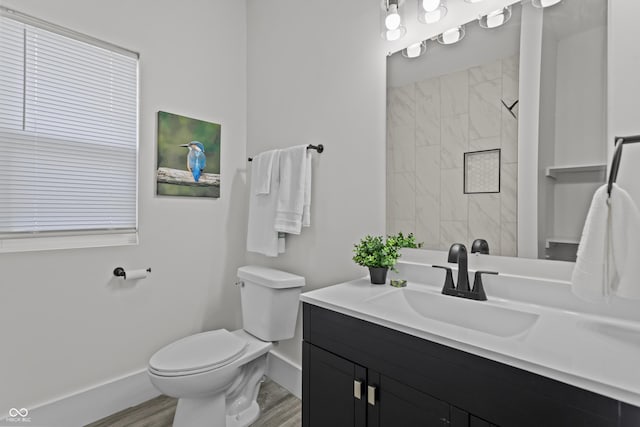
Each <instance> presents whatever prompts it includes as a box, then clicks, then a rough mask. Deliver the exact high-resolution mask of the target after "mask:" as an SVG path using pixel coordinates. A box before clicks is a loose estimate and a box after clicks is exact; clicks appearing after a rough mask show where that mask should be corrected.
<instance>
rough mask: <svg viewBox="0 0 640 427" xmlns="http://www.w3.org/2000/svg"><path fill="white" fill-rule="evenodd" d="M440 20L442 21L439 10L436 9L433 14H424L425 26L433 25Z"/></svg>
mask: <svg viewBox="0 0 640 427" xmlns="http://www.w3.org/2000/svg"><path fill="white" fill-rule="evenodd" d="M440 19H442V11H441V10H440V9H436V10H434V11H433V12H425V14H424V22H425V24H434V23H436V22H438V21H439V20H440Z"/></svg>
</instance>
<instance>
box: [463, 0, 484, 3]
mask: <svg viewBox="0 0 640 427" xmlns="http://www.w3.org/2000/svg"><path fill="white" fill-rule="evenodd" d="M465 1H466V2H467V3H480V2H481V1H482V0H465Z"/></svg>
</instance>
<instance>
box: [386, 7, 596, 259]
mask: <svg viewBox="0 0 640 427" xmlns="http://www.w3.org/2000/svg"><path fill="white" fill-rule="evenodd" d="M606 4H607V0H563V1H562V2H561V3H559V4H557V5H554V6H552V7H549V8H545V9H544V10H542V11H540V10H538V9H534V8H533V7H532V6H531V4H530V3H525V4H523V5H522V6H521V5H514V6H513V11H512V12H513V13H512V17H511V20H510V21H508V22H507V24H505V25H503V26H501V27H498V28H493V29H483V28H480V26H479V25H478V23H477V22H471V23H468V24H467V25H466V26H465V28H466V33H467V34H466V36H465V38H464V39H463V40H462V41H460V42H459V43H456V44H453V45H440V44H438V43H435V42H433V41H427V47H426V53H425V54H424V55H422V56H421V57H419V58H415V59H408V58H405V57H403V56H402V55H401V54H399V53H396V54H394V55H392V56H390V57H389V58H388V59H387V232H388V233H396V232H398V231H402V232H405V233H407V232H414V233H415V234H416V237H417V239H418V241H423V242H424V247H425V248H427V249H437V250H447V249H448V248H449V246H450V245H451V244H452V243H454V242H459V243H464V244H466V245H467V246H469V245H470V244H471V242H472V241H473V240H475V239H478V238H481V239H485V240H486V241H487V242H488V244H489V249H490V253H491V254H492V255H505V256H517V255H518V246H519V245H520V246H521V247H526V248H529V247H533V248H535V247H537V248H538V250H537V255H538V257H539V258H547V259H559V260H569V261H571V260H574V259H575V252H576V249H577V241H578V239H579V236H580V233H581V231H582V226H583V224H584V219H585V217H586V213H587V209H588V205H589V201H590V199H591V195H592V194H593V191H594V189H595V188H596V187H597V186H598V185H600V184H601V183H602V181H603V179H604V168H605V166H604V165H605V159H606V141H605V135H606V128H605V124H606V120H605V110H606V108H605V107H606V102H605V101H606V89H605V74H606V51H605V49H606ZM540 26H542V28H543V31H542V38H541V39H540V37H538V36H536V37H537V40H538V42H537V43H530V41H531V37H532V36H531V34H537V32H536V30H535V29H536V28H540ZM521 33H522V34H527V36H528V38H527V42H526V43H525V42H524V39H523V45H522V49H525V51H524V52H521V51H520V49H521V46H520V39H521ZM521 57H522V58H536V57H540V58H541V61H539V62H538V65H539V66H540V77H539V79H540V80H538V77H537V76H538V73H537V72H532V71H531V70H522V71H523V72H522V73H520V70H519V63H520V59H521ZM521 76H524V77H523V78H524V79H525V80H523V82H519V78H520V77H521ZM521 85H526V86H527V87H535V88H536V90H535V91H531V90H528V91H526V93H537V92H538V88H539V91H540V99H539V100H538V99H536V100H531V99H520V93H525V92H520V90H519V89H520V86H521ZM537 102H539V106H540V108H539V112H538V110H537V109H535V110H534V109H533V107H532V108H529V110H530V111H533V115H534V116H536V117H533V118H532V117H530V116H526V117H525V116H523V117H520V114H519V111H520V107H521V105H523V103H525V104H524V105H536V106H537V105H538V104H537ZM523 120H527V121H528V122H527V123H529V121H531V120H535V123H536V124H537V126H538V127H539V137H538V140H537V141H534V143H535V144H537V145H538V147H537V148H538V149H537V150H535V151H537V152H538V159H535V158H524V159H522V158H521V159H520V161H523V162H527V163H523V164H526V165H528V164H531V165H534V164H536V160H537V169H538V177H537V180H536V179H535V178H527V177H526V176H525V177H524V178H523V176H522V169H520V168H519V167H518V151H519V150H518V144H519V141H518V123H519V122H520V123H521V124H522V123H524V122H523ZM535 126H536V125H534V128H535ZM529 127H531V126H529ZM523 129H524V125H523ZM520 144H522V141H520ZM528 162H531V163H528ZM519 174H520V175H519ZM518 181H521V182H520V185H519V182H518ZM519 187H520V189H521V194H518V188H519ZM523 189H524V191H523ZM536 193H537V207H538V208H537V210H536V209H533V210H529V211H527V212H523V211H519V210H518V198H519V197H520V198H523V197H524V198H534V200H535V198H536ZM521 200H523V199H521ZM519 222H520V224H519ZM519 225H520V227H527V228H528V229H529V228H530V229H533V228H537V233H535V232H534V233H533V234H532V235H531V238H528V239H529V240H532V241H525V237H523V236H520V241H518V239H519V236H518V232H517V230H518V226H519ZM521 229H522V228H521ZM535 239H537V241H536V240H535ZM528 253H529V254H531V255H532V256H535V254H536V253H535V251H528Z"/></svg>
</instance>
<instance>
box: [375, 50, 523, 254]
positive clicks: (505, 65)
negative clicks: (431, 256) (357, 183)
mask: <svg viewBox="0 0 640 427" xmlns="http://www.w3.org/2000/svg"><path fill="white" fill-rule="evenodd" d="M518 64H519V58H518V56H512V57H508V58H504V59H502V60H497V61H493V62H490V63H487V64H484V65H480V66H476V67H472V68H468V69H466V70H463V71H459V72H455V73H451V74H448V75H443V76H440V77H436V78H432V79H429V80H424V81H420V82H416V83H412V84H409V85H406V86H402V87H396V88H389V89H388V92H387V233H396V232H398V231H402V232H404V233H409V232H412V233H414V234H415V235H416V237H417V238H418V240H419V241H423V242H424V247H425V248H428V249H440V250H446V249H448V248H449V246H450V245H451V244H452V243H454V242H460V243H465V244H466V245H470V244H471V242H472V241H473V240H474V239H476V238H483V239H486V240H487V241H488V242H489V246H490V249H491V253H492V254H495V255H506V256H516V255H517V232H516V230H517V176H518V163H517V162H518V121H517V119H515V118H514V117H513V116H512V115H511V114H510V113H509V111H508V110H507V109H506V108H505V107H504V106H503V105H502V103H501V100H504V102H505V103H506V104H507V105H511V104H513V102H514V101H515V100H517V99H518ZM517 111H518V107H517V106H516V107H515V108H514V113H515V114H516V116H517ZM494 148H500V149H501V150H502V151H501V177H500V179H501V185H500V193H494V194H464V191H463V186H464V174H463V170H464V164H463V162H464V153H465V152H467V151H478V150H489V149H494Z"/></svg>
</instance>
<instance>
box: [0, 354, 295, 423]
mask: <svg viewBox="0 0 640 427" xmlns="http://www.w3.org/2000/svg"><path fill="white" fill-rule="evenodd" d="M267 376H268V377H269V378H271V379H272V380H273V381H275V382H276V383H278V384H280V385H281V386H282V387H284V388H286V389H287V390H289V391H290V392H291V393H292V394H293V395H294V396H296V397H297V398H301V396H302V369H301V367H300V366H299V365H297V364H296V363H294V362H292V361H291V360H289V359H288V358H287V357H285V356H282V355H280V354H277V353H274V352H271V353H269V356H268V357H267ZM159 395H160V392H158V391H157V390H156V389H155V388H154V387H153V385H152V384H151V381H149V377H148V375H147V370H146V369H142V370H140V371H137V372H133V373H131V374H128V375H124V376H122V377H120V378H117V379H115V380H111V381H108V382H105V383H102V384H99V385H96V386H93V387H90V388H87V389H85V390H81V391H78V392H76V393H73V394H70V395H68V396H64V397H61V398H58V399H55V400H52V401H50V402H47V403H43V404H41V405H38V406H37V407H35V408H27V409H28V411H29V414H28V418H29V419H30V422H29V424H28V425H33V426H41V427H81V426H84V425H86V424H90V423H92V422H94V421H97V420H99V419H101V418H104V417H107V416H109V415H111V414H114V413H116V412H119V411H122V410H124V409H127V408H129V407H131V406H135V405H139V404H140V403H142V402H145V401H147V400H149V399H153V398H154V397H156V396H159ZM18 409H20V408H18ZM8 417H9V414H2V415H0V425H1V424H2V423H3V422H5V421H7V422H9V420H8V419H7V418H8ZM16 424H20V425H27V424H26V423H24V422H19V423H18V422H16ZM11 425H13V422H12V423H11Z"/></svg>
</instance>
